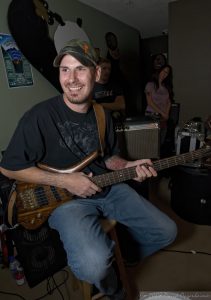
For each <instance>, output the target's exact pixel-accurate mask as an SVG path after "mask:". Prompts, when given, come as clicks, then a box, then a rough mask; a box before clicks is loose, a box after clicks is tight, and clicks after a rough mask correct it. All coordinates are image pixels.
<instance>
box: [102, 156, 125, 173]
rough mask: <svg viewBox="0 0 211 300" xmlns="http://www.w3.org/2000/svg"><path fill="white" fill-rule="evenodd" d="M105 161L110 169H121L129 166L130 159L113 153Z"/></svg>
mask: <svg viewBox="0 0 211 300" xmlns="http://www.w3.org/2000/svg"><path fill="white" fill-rule="evenodd" d="M105 163H106V167H107V168H108V169H109V170H120V169H124V168H125V167H126V166H127V163H128V161H127V160H126V159H124V158H121V157H120V156H118V155H113V156H111V157H109V158H108V159H107V160H106V162H105Z"/></svg>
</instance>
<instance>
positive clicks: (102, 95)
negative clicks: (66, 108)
mask: <svg viewBox="0 0 211 300" xmlns="http://www.w3.org/2000/svg"><path fill="white" fill-rule="evenodd" d="M98 66H99V68H100V76H99V79H98V80H97V81H96V82H95V85H94V89H93V100H95V101H96V102H97V103H100V104H101V105H102V106H103V107H104V108H107V109H109V110H111V112H112V116H113V117H114V119H115V120H117V119H119V118H120V117H123V116H124V114H125V97H124V95H123V89H122V87H121V85H120V83H118V82H117V81H114V80H113V79H110V75H111V70H112V66H111V62H110V60H109V59H107V58H102V57H101V58H100V60H99V62H98Z"/></svg>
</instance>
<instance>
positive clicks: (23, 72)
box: [0, 33, 33, 88]
mask: <svg viewBox="0 0 211 300" xmlns="http://www.w3.org/2000/svg"><path fill="white" fill-rule="evenodd" d="M0 46H1V52H2V58H3V61H4V66H5V71H6V77H7V82H8V86H9V88H15V87H26V86H31V85H33V76H32V70H31V65H30V64H29V62H28V61H27V59H26V58H25V57H24V55H23V54H22V53H21V51H20V50H19V48H18V46H17V45H16V43H15V41H14V39H13V37H12V36H11V35H10V34H5V33H0Z"/></svg>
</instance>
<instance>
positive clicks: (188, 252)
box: [161, 249, 211, 255]
mask: <svg viewBox="0 0 211 300" xmlns="http://www.w3.org/2000/svg"><path fill="white" fill-rule="evenodd" d="M161 251H166V252H177V253H185V254H194V255H195V254H202V255H211V253H209V252H204V251H197V250H187V251H184V250H174V249H161Z"/></svg>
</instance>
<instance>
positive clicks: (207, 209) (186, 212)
mask: <svg viewBox="0 0 211 300" xmlns="http://www.w3.org/2000/svg"><path fill="white" fill-rule="evenodd" d="M210 183H211V170H209V169H205V168H190V167H178V168H175V170H174V172H173V174H172V180H171V207H172V209H173V210H174V211H175V212H176V213H177V214H178V215H179V216H180V217H181V218H183V219H184V220H187V221H189V222H192V223H195V224H201V225H211V184H210Z"/></svg>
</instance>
